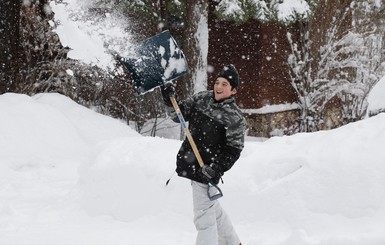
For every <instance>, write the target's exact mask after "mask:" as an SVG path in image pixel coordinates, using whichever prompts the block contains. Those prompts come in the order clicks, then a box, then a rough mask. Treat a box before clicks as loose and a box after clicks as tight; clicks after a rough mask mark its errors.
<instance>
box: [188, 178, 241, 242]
mask: <svg viewBox="0 0 385 245" xmlns="http://www.w3.org/2000/svg"><path fill="white" fill-rule="evenodd" d="M191 186H192V190H193V208H194V224H195V227H196V229H197V231H198V236H197V240H196V245H239V244H240V243H241V242H240V241H239V238H238V235H237V233H236V232H235V230H234V228H233V225H232V223H231V221H230V219H229V217H228V216H227V214H226V213H225V211H224V210H223V209H222V207H221V205H220V203H219V201H218V200H214V201H210V199H209V198H208V195H207V185H205V184H202V183H199V182H195V181H192V182H191ZM211 189H214V188H211Z"/></svg>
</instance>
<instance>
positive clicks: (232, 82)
mask: <svg viewBox="0 0 385 245" xmlns="http://www.w3.org/2000/svg"><path fill="white" fill-rule="evenodd" d="M238 87H239V75H238V72H237V70H236V69H235V67H234V66H233V65H227V66H225V67H224V69H223V70H222V71H221V72H219V74H218V76H217V79H216V81H215V84H214V89H213V90H212V91H202V92H199V93H197V94H195V95H193V96H192V97H190V98H188V99H186V100H184V101H180V102H178V105H179V107H180V110H181V112H182V114H183V117H184V118H185V120H186V121H188V122H189V130H190V132H191V135H192V137H193V139H194V141H195V143H196V145H197V148H198V150H199V153H200V154H201V156H202V159H203V161H204V163H205V165H204V166H203V167H202V168H201V167H200V166H199V163H198V161H197V159H196V158H195V155H194V153H193V150H192V148H191V146H190V144H189V142H188V140H187V139H186V140H185V141H184V142H183V143H182V146H181V148H180V150H179V152H178V155H177V169H176V172H177V174H178V175H179V176H181V177H185V178H188V179H190V180H191V185H192V190H193V207H194V224H195V227H196V229H197V231H198V235H197V240H196V245H218V244H219V245H239V244H241V243H240V241H239V238H238V235H237V234H236V232H235V230H234V228H233V226H232V223H231V221H230V219H229V218H228V216H227V214H226V213H225V212H224V210H223V209H222V207H221V206H220V203H219V201H218V200H213V201H212V200H210V199H209V197H208V194H207V189H208V183H209V182H212V183H214V184H218V182H219V180H220V179H221V176H222V175H223V174H224V172H226V171H228V170H229V169H230V168H231V167H232V166H233V165H234V163H235V162H236V161H237V160H238V158H239V156H240V153H241V151H242V149H243V145H244V132H245V129H246V121H245V119H244V117H243V116H242V113H241V111H240V109H239V108H238V106H237V105H236V104H235V99H234V95H235V94H236V93H237V89H238ZM161 92H162V96H163V100H164V102H165V104H166V105H167V106H168V107H172V103H171V101H170V96H171V95H172V96H175V90H174V88H173V87H172V86H171V85H170V84H167V85H166V86H164V87H162V88H161ZM171 116H172V118H173V120H174V121H175V122H177V121H178V117H177V115H176V114H175V112H174V111H173V110H172V113H171Z"/></svg>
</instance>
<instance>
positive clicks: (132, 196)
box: [0, 94, 385, 245]
mask: <svg viewBox="0 0 385 245" xmlns="http://www.w3.org/2000/svg"><path fill="white" fill-rule="evenodd" d="M0 111H1V112H2V113H1V114H2V115H1V117H0V244H1V245H24V244H25V245H42V244H55V245H86V244H92V245H106V244H114V245H119V244H122V245H123V244H125V245H126V244H135V245H142V244H143V245H149V244H158V245H162V244H164V245H166V244H167V245H173V244H175V245H192V244H194V240H195V228H194V226H193V222H192V204H191V203H192V200H191V199H192V197H191V190H190V183H189V181H188V180H186V179H182V178H179V177H177V176H174V177H173V178H172V180H171V182H170V184H169V186H167V187H166V186H165V182H166V180H167V179H168V178H169V177H170V176H171V174H172V172H173V170H174V168H175V156H176V153H177V151H178V148H179V146H180V144H181V142H180V141H178V140H174V139H165V138H159V137H157V138H152V137H144V136H141V135H139V134H137V133H136V132H135V131H134V130H132V129H131V128H129V127H128V126H126V125H125V124H123V123H121V122H120V121H118V120H114V119H112V118H109V117H106V116H103V115H100V114H97V113H96V112H93V111H91V110H89V109H86V108H84V107H82V106H80V105H78V104H76V103H75V102H73V101H72V100H70V99H68V98H67V97H64V96H62V95H59V94H39V95H36V96H33V97H28V96H26V95H20V94H4V95H0ZM384 143H385V114H384V113H382V114H379V115H377V116H375V117H372V118H368V119H365V120H363V121H360V122H357V123H352V124H349V125H347V126H344V127H341V128H339V129H335V130H331V131H325V132H317V133H308V134H297V135H294V136H285V137H274V138H271V139H269V140H266V141H247V142H246V144H245V149H244V151H243V152H242V155H241V158H240V159H239V160H238V162H237V163H236V165H235V166H234V167H233V169H232V170H231V171H230V172H228V173H226V174H225V177H224V182H225V184H223V185H221V186H220V187H221V188H222V190H223V192H224V197H223V198H222V199H221V203H222V205H223V206H224V208H225V209H226V210H227V212H228V213H229V215H230V216H231V217H232V220H233V223H234V225H235V227H236V229H237V231H238V233H239V235H240V237H241V238H242V243H243V244H248V245H283V244H285V245H383V244H385V164H384V163H385V151H384V150H383V145H384Z"/></svg>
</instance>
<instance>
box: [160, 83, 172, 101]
mask: <svg viewBox="0 0 385 245" xmlns="http://www.w3.org/2000/svg"><path fill="white" fill-rule="evenodd" d="M160 92H161V93H162V97H163V101H164V103H165V104H166V105H167V106H172V103H171V100H170V97H171V96H174V97H176V95H175V88H174V85H173V84H172V83H167V84H165V85H163V86H160Z"/></svg>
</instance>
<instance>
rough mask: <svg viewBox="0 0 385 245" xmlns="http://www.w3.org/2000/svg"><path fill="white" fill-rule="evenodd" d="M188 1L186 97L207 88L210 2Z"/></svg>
mask: <svg viewBox="0 0 385 245" xmlns="http://www.w3.org/2000/svg"><path fill="white" fill-rule="evenodd" d="M193 2H195V1H186V30H185V34H184V36H185V38H184V40H185V44H186V45H185V46H184V47H185V48H184V53H185V55H186V58H187V62H188V64H189V68H190V72H189V74H188V76H186V80H187V81H185V82H184V83H183V84H184V88H183V90H184V91H183V94H184V95H186V96H187V95H191V94H193V93H195V92H198V91H201V90H205V89H206V88H207V73H206V71H207V51H208V24H207V20H208V1H207V0H199V1H196V3H193Z"/></svg>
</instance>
